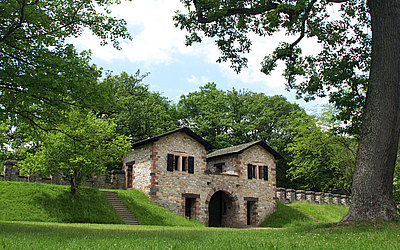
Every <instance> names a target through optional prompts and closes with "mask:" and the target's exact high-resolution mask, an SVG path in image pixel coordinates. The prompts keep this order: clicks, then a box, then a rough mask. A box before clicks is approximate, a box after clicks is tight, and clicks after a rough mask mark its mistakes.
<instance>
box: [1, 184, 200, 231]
mask: <svg viewBox="0 0 400 250" xmlns="http://www.w3.org/2000/svg"><path fill="white" fill-rule="evenodd" d="M69 190H70V189H69V186H60V185H49V184H41V183H26V182H8V181H7V182H4V181H0V220H3V221H43V222H73V223H107V224H122V223H123V221H122V219H121V217H120V216H119V215H118V214H117V213H116V212H115V210H114V209H113V207H112V206H111V205H110V203H109V202H108V201H107V199H106V198H105V197H104V195H103V194H102V193H101V192H100V191H99V190H98V189H94V188H89V187H80V188H79V189H78V191H77V193H76V195H75V196H72V195H71V194H70V191H69ZM109 191H115V192H117V194H118V196H119V197H120V198H121V200H122V201H123V202H124V203H125V204H126V205H127V207H128V209H129V210H130V211H131V212H132V213H133V214H134V215H135V216H136V218H137V219H138V220H139V222H140V223H141V224H142V225H160V226H188V227H193V226H203V225H202V224H200V223H198V222H196V221H190V220H188V219H186V218H184V217H182V216H178V215H176V214H173V213H171V212H170V211H168V210H167V209H165V208H162V207H159V206H157V205H155V204H154V203H153V202H152V201H150V199H149V198H148V197H147V196H146V195H144V194H143V193H141V192H139V191H137V190H134V189H131V190H109Z"/></svg>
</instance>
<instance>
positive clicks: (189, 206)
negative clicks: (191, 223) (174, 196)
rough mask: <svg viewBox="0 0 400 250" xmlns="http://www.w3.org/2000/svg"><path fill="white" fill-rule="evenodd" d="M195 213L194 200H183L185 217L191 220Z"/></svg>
mask: <svg viewBox="0 0 400 250" xmlns="http://www.w3.org/2000/svg"><path fill="white" fill-rule="evenodd" d="M195 211H196V199H195V198H185V216H186V217H187V218H189V219H193V218H194V215H195Z"/></svg>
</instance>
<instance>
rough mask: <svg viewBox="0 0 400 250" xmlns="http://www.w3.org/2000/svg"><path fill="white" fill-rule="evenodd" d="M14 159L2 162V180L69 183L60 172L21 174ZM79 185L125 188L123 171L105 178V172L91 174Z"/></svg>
mask: <svg viewBox="0 0 400 250" xmlns="http://www.w3.org/2000/svg"><path fill="white" fill-rule="evenodd" d="M16 165H17V162H16V161H5V162H4V163H3V171H2V173H1V175H0V180H2V181H21V182H39V183H47V184H57V185H70V183H69V180H67V179H65V178H64V177H63V176H62V175H61V174H55V175H52V176H50V177H49V178H48V177H43V176H41V175H40V174H35V175H31V176H21V175H20V172H19V169H18V168H17V167H16ZM81 186H87V187H94V188H107V189H125V187H126V180H125V171H123V170H112V171H111V177H110V178H109V179H107V175H106V174H102V175H99V176H93V177H92V179H91V180H86V181H85V182H83V183H82V184H81Z"/></svg>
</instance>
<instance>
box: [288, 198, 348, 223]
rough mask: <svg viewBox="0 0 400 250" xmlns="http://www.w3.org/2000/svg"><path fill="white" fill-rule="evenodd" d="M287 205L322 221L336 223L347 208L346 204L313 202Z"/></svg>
mask: <svg viewBox="0 0 400 250" xmlns="http://www.w3.org/2000/svg"><path fill="white" fill-rule="evenodd" d="M289 207H295V208H297V209H299V210H301V211H302V212H303V213H306V214H308V215H310V216H311V217H313V218H315V219H317V220H318V221H320V222H322V223H338V222H340V220H341V219H343V217H344V216H345V215H346V214H347V211H348V210H349V207H347V206H337V205H329V204H314V203H309V202H296V203H293V204H290V205H289Z"/></svg>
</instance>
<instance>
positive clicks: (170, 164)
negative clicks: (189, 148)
mask: <svg viewBox="0 0 400 250" xmlns="http://www.w3.org/2000/svg"><path fill="white" fill-rule="evenodd" d="M167 171H171V172H172V171H182V172H186V171H188V173H194V157H191V156H187V155H184V154H179V153H178V154H168V155H167Z"/></svg>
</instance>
